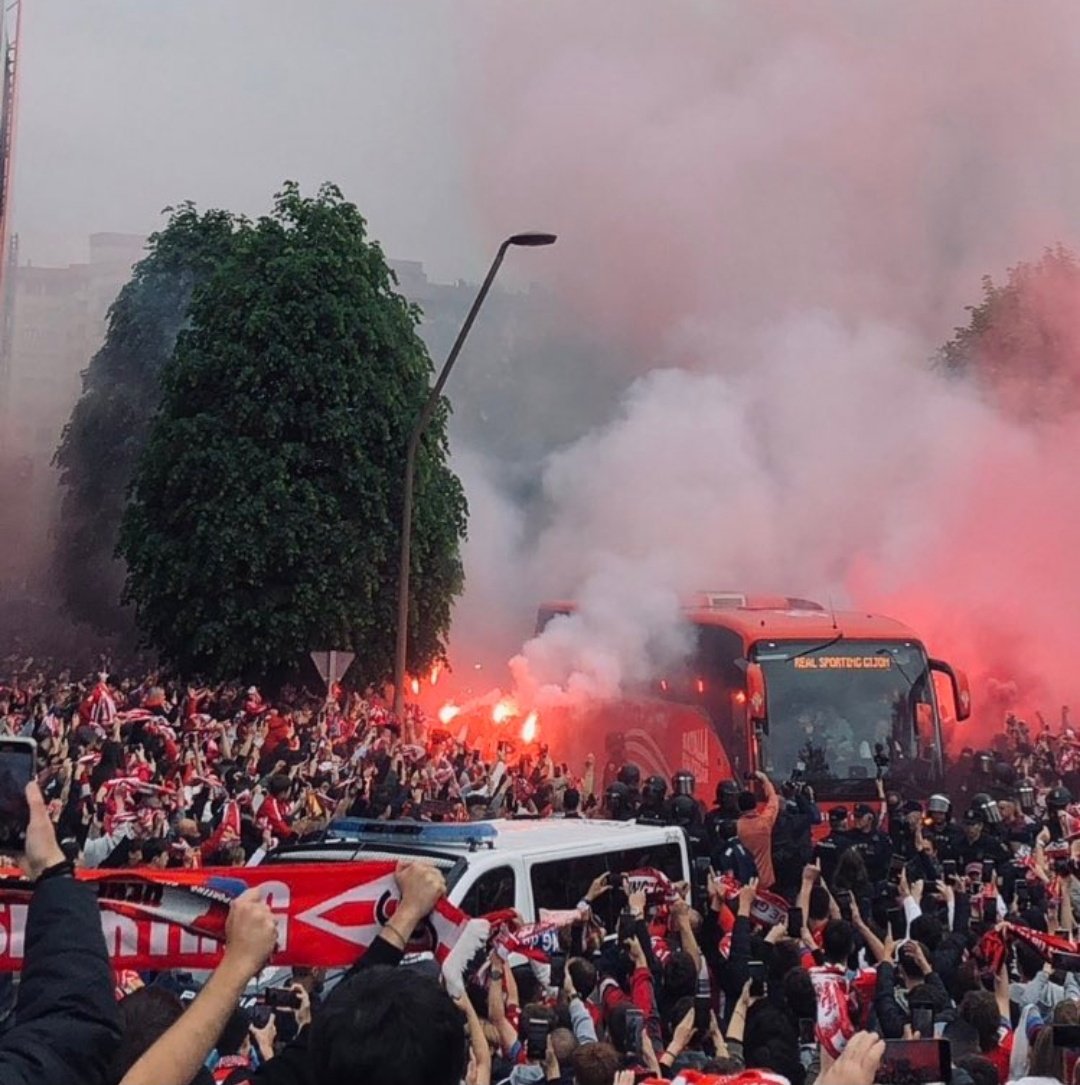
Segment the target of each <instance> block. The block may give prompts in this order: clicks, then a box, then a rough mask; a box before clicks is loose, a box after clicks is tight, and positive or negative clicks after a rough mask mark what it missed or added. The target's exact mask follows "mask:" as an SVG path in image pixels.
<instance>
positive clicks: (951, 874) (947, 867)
mask: <svg viewBox="0 0 1080 1085" xmlns="http://www.w3.org/2000/svg"><path fill="white" fill-rule="evenodd" d="M941 869H942V870H943V871H944V872H945V880H946V881H947V882H954V881H956V860H955V859H946V860H945V861H944V862H943V863H942V864H941Z"/></svg>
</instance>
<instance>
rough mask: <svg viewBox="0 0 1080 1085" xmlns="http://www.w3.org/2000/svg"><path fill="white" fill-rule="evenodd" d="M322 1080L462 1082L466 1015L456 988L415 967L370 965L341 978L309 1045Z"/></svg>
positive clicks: (353, 1084)
mask: <svg viewBox="0 0 1080 1085" xmlns="http://www.w3.org/2000/svg"><path fill="white" fill-rule="evenodd" d="M308 1051H309V1055H308V1067H309V1076H310V1079H311V1080H312V1081H317V1082H318V1083H319V1085H357V1083H358V1082H363V1083H364V1085H414V1083H416V1082H421V1081H422V1082H424V1083H425V1085H458V1083H459V1082H460V1080H461V1077H462V1075H463V1074H464V1073H465V1062H466V1058H465V1055H466V1044H465V1032H464V1018H463V1017H462V1014H461V1011H460V1010H459V1009H458V1008H457V1007H456V1006H455V1005H454V1003H453V1002H452V1001H451V999H450V996H449V995H448V994H447V993H446V992H445V991H444V990H443V989H442V987H440V986H439V983H438V982H437V981H436V980H435V979H433V978H431V977H429V976H423V975H419V974H418V973H416V972H415V971H413V970H412V969H409V968H368V969H365V970H363V971H360V972H357V973H356V975H354V976H352V977H351V978H349V979H347V980H346V981H345V982H344V983H342V984H341V985H340V986H338V987H337V988H336V989H335V991H334V993H333V995H332V996H331V998H330V999H329V1000H328V1001H327V1003H326V1005H325V1006H324V1007H323V1009H322V1011H321V1013H319V1014H317V1015H316V1017H315V1021H314V1023H313V1024H312V1029H311V1042H310V1044H309V1047H308Z"/></svg>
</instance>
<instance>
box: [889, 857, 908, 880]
mask: <svg viewBox="0 0 1080 1085" xmlns="http://www.w3.org/2000/svg"><path fill="white" fill-rule="evenodd" d="M906 866H907V862H906V861H905V859H904V857H903V856H902V855H894V856H893V857H892V858H891V859H890V860H889V877H890V878H899V877H900V875H901V874H903V872H904V867H906Z"/></svg>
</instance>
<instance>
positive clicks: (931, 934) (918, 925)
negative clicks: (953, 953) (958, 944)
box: [910, 915, 942, 956]
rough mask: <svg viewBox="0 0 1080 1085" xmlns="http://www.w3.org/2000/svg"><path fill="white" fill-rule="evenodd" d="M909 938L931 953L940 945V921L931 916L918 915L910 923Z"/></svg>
mask: <svg viewBox="0 0 1080 1085" xmlns="http://www.w3.org/2000/svg"><path fill="white" fill-rule="evenodd" d="M910 933H911V937H912V938H913V939H915V941H916V942H921V943H922V945H923V946H924V947H925V948H926V949H927V950H928V951H929V952H928V954H927V955H928V956H929V953H932V952H933V951H934V950H935V949H937V948H938V946H940V945H941V939H942V929H941V921H940V920H939V919H936V918H935V917H934V916H932V915H919V916H916V917H915V918H914V919H913V920H912V921H911V932H910Z"/></svg>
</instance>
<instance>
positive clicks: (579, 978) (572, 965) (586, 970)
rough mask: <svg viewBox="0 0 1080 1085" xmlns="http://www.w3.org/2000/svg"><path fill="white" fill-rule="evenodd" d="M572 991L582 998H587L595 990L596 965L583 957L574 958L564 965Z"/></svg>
mask: <svg viewBox="0 0 1080 1085" xmlns="http://www.w3.org/2000/svg"><path fill="white" fill-rule="evenodd" d="M566 970H567V971H568V972H569V973H570V979H571V981H572V982H573V984H574V990H575V991H577V993H578V994H579V995H581V997H582V998H588V997H589V995H591V994H592V993H593V991H594V990H596V965H594V964H593V963H592V961H587V960H585V958H584V957H575V958H573V960H571V961H569V962H568V963H567V965H566Z"/></svg>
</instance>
